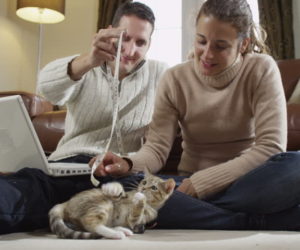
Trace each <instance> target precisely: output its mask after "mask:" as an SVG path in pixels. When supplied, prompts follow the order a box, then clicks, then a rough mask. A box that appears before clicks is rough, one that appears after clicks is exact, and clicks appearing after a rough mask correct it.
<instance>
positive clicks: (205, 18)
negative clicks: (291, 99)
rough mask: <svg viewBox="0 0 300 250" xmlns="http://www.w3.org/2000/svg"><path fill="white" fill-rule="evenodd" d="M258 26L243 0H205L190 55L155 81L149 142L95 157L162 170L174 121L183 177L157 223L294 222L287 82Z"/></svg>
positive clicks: (297, 178)
mask: <svg viewBox="0 0 300 250" xmlns="http://www.w3.org/2000/svg"><path fill="white" fill-rule="evenodd" d="M258 34H259V32H257V30H255V26H254V24H253V19H252V14H251V10H250V8H249V5H248V4H247V1H246V0H207V1H206V2H205V3H204V4H203V6H202V7H201V9H200V11H199V14H198V16H197V19H196V37H195V44H194V58H193V60H190V61H187V62H185V63H183V64H180V65H177V66H175V67H173V68H172V69H170V70H168V71H167V72H166V73H165V75H164V77H163V79H162V81H161V82H160V85H159V89H158V92H157V98H156V104H155V111H154V114H153V118H152V122H151V124H150V128H149V133H148V136H147V142H146V144H145V145H144V146H143V147H142V149H141V150H140V151H139V152H138V153H137V154H136V155H135V156H132V157H131V158H130V159H129V158H120V157H118V156H115V155H113V154H110V153H109V154H107V155H106V157H105V158H104V160H103V163H102V164H100V165H99V167H98V169H97V172H96V174H97V175H99V176H105V175H112V176H116V175H124V174H126V173H128V172H129V171H130V170H131V171H132V172H137V171H140V170H142V169H143V168H144V167H148V169H150V170H151V171H152V172H154V173H156V172H158V171H159V170H160V169H161V168H162V166H163V165H164V164H165V162H166V159H167V156H168V153H169V152H170V149H171V146H172V143H173V141H174V138H175V135H176V132H177V128H178V124H179V126H180V128H181V131H182V138H183V144H182V146H183V154H182V157H181V161H180V164H179V166H178V170H179V172H180V174H181V175H184V176H185V177H186V178H184V179H183V178H182V179H183V181H182V183H181V184H180V185H179V187H178V188H177V192H175V193H174V195H173V197H172V198H171V199H170V200H169V201H168V203H167V204H166V205H165V206H164V208H163V209H162V210H161V211H160V215H159V218H158V226H160V227H165V228H178V227H180V228H200V229H204V228H208V229H273V230H276V229H281V230H295V229H299V228H300V220H299V219H300V209H299V208H298V207H297V205H298V204H299V201H300V190H299V188H297V186H300V185H299V184H300V171H299V170H298V169H299V167H300V164H299V159H300V158H299V155H298V154H297V153H283V152H284V151H285V150H286V138H287V121H286V103H285V96H284V91H283V86H282V82H281V77H280V72H279V70H278V67H277V65H276V62H275V61H274V60H273V58H272V57H270V56H268V55H266V54H264V53H265V52H266V46H265V45H264V42H263V40H262V39H260V37H259V36H258ZM270 157H271V158H270ZM269 158H270V159H269ZM268 159H269V160H268ZM296 184H297V185H296ZM192 197H196V198H197V199H194V198H192ZM288 209H289V211H287V210H288ZM291 209H292V211H291ZM298 210H299V213H298ZM284 212H287V214H288V216H286V214H284ZM282 213H283V214H282ZM250 214H256V215H255V216H254V215H250ZM262 214H263V215H262ZM295 214H296V217H293V216H295ZM298 214H299V215H298ZM175 216H176V217H175ZM291 216H292V217H291ZM297 216H298V218H297ZM174 218H176V220H174ZM274 218H276V219H274ZM178 219H179V220H180V221H179V222H178ZM294 220H297V221H299V222H298V224H297V223H295V222H293V221H294ZM290 222H293V223H290ZM178 225H180V226H178Z"/></svg>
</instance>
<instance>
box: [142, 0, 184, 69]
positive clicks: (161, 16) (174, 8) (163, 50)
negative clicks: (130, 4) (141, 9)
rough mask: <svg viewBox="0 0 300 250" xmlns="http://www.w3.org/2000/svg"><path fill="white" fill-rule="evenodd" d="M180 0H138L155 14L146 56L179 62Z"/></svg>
mask: <svg viewBox="0 0 300 250" xmlns="http://www.w3.org/2000/svg"><path fill="white" fill-rule="evenodd" d="M181 1H182V0H139V1H138V2H142V3H144V4H146V5H147V6H149V7H150V8H151V9H152V10H153V12H154V15H155V18H156V21H155V31H154V33H153V35H152V40H151V46H150V49H149V51H148V55H147V57H148V58H150V59H156V60H162V61H165V62H167V63H168V64H169V66H173V65H175V64H177V63H180V62H181V30H182V28H181V23H182V21H181V17H182V14H181V9H182V7H181ZM170 8H171V9H170Z"/></svg>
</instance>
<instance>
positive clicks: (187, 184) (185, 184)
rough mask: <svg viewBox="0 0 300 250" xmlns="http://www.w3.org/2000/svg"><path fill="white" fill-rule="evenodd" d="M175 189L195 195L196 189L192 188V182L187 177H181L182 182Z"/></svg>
mask: <svg viewBox="0 0 300 250" xmlns="http://www.w3.org/2000/svg"><path fill="white" fill-rule="evenodd" d="M176 190H178V191H180V192H182V193H185V194H187V195H190V196H193V197H197V193H196V190H195V189H194V187H193V184H192V182H191V180H190V179H189V178H186V179H183V181H182V183H181V184H180V185H179V187H178V188H177V189H176Z"/></svg>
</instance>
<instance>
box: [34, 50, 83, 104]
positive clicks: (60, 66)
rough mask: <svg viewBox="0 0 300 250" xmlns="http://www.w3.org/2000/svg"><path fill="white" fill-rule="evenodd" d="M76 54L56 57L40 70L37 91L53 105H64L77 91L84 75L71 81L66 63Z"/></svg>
mask: <svg viewBox="0 0 300 250" xmlns="http://www.w3.org/2000/svg"><path fill="white" fill-rule="evenodd" d="M76 56H77V55H74V56H69V57H65V58H61V59H57V60H55V61H53V62H51V63H49V64H47V65H46V66H45V67H44V68H43V69H42V70H41V72H40V74H39V79H38V91H39V93H41V94H42V95H43V96H44V97H45V98H46V99H48V100H49V101H51V102H52V103H53V104H55V105H64V104H66V103H67V102H68V101H70V100H72V99H73V98H75V97H76V95H77V94H78V93H79V90H80V88H81V85H82V83H83V82H84V81H85V77H86V75H84V76H83V77H82V78H81V79H80V80H79V81H73V80H72V79H71V78H70V77H69V75H68V74H67V71H68V64H69V62H71V61H72V60H73V59H74V58H75V57H76Z"/></svg>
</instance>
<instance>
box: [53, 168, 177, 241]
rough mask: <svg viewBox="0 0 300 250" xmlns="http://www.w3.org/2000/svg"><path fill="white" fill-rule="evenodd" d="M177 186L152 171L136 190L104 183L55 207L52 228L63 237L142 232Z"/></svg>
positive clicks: (108, 236)
mask: <svg viewBox="0 0 300 250" xmlns="http://www.w3.org/2000/svg"><path fill="white" fill-rule="evenodd" d="M174 188H175V181H174V180H173V179H168V180H166V181H165V180H162V179H161V178H159V177H156V176H154V175H152V174H150V173H149V172H148V171H145V178H144V179H143V180H142V181H141V182H140V183H139V185H138V187H137V189H136V190H132V191H129V192H125V191H124V189H123V186H122V185H121V184H120V183H118V182H111V183H107V184H103V185H102V186H101V189H100V188H94V189H91V190H87V191H83V192H80V193H78V194H76V195H75V196H74V197H72V198H71V199H70V200H69V201H67V202H64V203H61V204H58V205H56V206H54V207H53V208H52V209H51V210H50V212H49V219H50V228H51V230H52V232H54V233H55V234H56V235H57V236H58V237H60V238H71V239H94V238H101V237H104V238H110V239H123V238H125V237H126V236H130V235H132V234H133V232H135V233H141V231H143V230H144V225H145V224H146V223H148V222H151V221H153V220H154V219H155V218H156V217H157V211H158V209H159V208H161V207H162V206H163V204H164V202H165V201H166V200H167V199H168V198H169V197H170V195H171V194H172V192H173V190H174Z"/></svg>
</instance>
